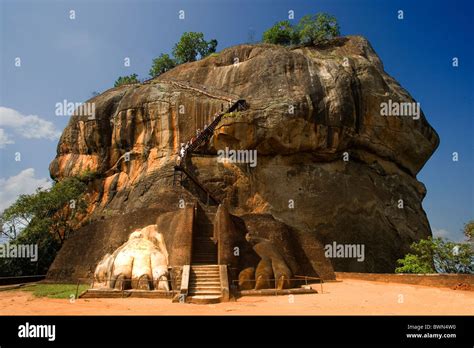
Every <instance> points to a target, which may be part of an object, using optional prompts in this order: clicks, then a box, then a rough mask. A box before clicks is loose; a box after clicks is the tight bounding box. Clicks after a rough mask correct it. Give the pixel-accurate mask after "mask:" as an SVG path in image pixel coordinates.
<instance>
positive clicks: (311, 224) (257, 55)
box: [50, 37, 439, 281]
mask: <svg viewBox="0 0 474 348" xmlns="http://www.w3.org/2000/svg"><path fill="white" fill-rule="evenodd" d="M237 98H242V99H245V100H246V101H247V103H248V105H249V108H248V109H247V110H245V111H241V112H238V113H235V114H233V115H227V116H226V117H224V118H223V120H222V121H221V122H220V123H219V125H218V127H217V129H216V130H215V132H214V135H213V137H212V138H211V140H210V141H209V142H208V144H206V146H204V147H202V148H201V149H200V153H199V154H194V155H193V156H192V158H191V159H190V161H191V162H190V163H191V165H192V168H193V171H194V173H195V175H196V177H197V178H198V179H199V181H200V182H201V183H202V184H203V185H204V186H205V187H206V188H208V189H209V190H210V191H211V192H212V193H213V195H214V196H216V197H218V198H219V199H220V200H223V201H225V202H227V206H228V210H229V212H230V213H231V214H232V216H233V217H232V219H233V220H234V223H235V228H236V231H237V232H236V233H233V234H232V235H233V237H232V238H235V243H236V244H237V245H240V246H241V247H242V250H243V253H241V254H240V255H243V256H240V258H239V260H238V261H235V262H236V263H237V264H238V266H237V267H238V268H239V270H244V269H247V270H248V269H249V268H251V267H253V268H254V269H255V270H256V273H259V272H260V271H262V272H263V273H265V272H267V270H266V268H268V267H266V268H265V267H264V268H263V269H262V267H263V266H265V265H262V267H259V266H258V264H259V260H260V259H261V257H259V256H258V255H257V253H255V251H254V250H253V249H252V248H251V247H249V245H248V243H247V244H246V241H245V235H246V234H247V233H249V232H250V230H252V229H253V230H254V231H253V232H252V233H253V234H254V235H256V236H258V237H260V238H265V239H268V240H270V241H272V243H273V245H274V246H275V247H276V248H277V249H278V250H279V253H281V255H282V257H283V258H284V260H285V265H286V266H287V267H288V269H289V270H290V271H291V273H292V274H302V275H311V274H312V275H322V276H323V277H326V278H331V277H333V276H334V275H333V270H332V267H334V269H335V270H340V271H356V272H392V271H393V270H394V268H395V266H396V264H395V262H396V260H397V259H398V258H400V257H402V256H403V255H404V254H405V253H406V252H407V251H408V247H409V245H410V243H411V242H412V241H414V240H418V239H420V238H424V237H427V236H429V235H430V234H431V230H430V226H429V223H428V220H427V218H426V215H425V213H424V211H423V208H422V205H421V203H422V200H423V198H424V196H425V193H426V190H425V187H424V185H423V184H422V183H420V182H418V181H417V179H416V174H417V173H418V172H419V170H420V169H421V168H422V167H423V165H424V164H425V162H426V161H427V160H428V158H429V157H430V156H431V154H432V153H433V151H434V150H435V149H436V147H437V146H438V143H439V139H438V136H437V134H436V132H435V131H434V130H433V129H432V128H431V126H430V125H429V124H428V122H427V120H426V118H425V116H424V115H423V114H422V115H421V117H420V118H419V119H418V120H414V119H413V118H411V117H383V116H381V115H380V104H381V103H382V102H386V101H388V100H390V99H391V100H392V101H400V102H413V101H414V100H413V98H412V97H411V96H410V95H409V94H408V92H407V91H405V90H404V89H403V88H402V87H401V86H400V85H399V84H398V83H397V82H396V81H395V80H394V79H393V78H392V77H390V76H388V75H387V74H386V73H385V72H384V70H383V65H382V63H381V61H380V59H379V58H378V57H377V55H376V54H375V52H374V50H373V49H372V47H371V46H370V44H369V43H368V42H367V41H366V40H365V39H363V38H361V37H347V38H340V39H336V40H333V41H332V42H331V43H330V44H328V45H326V46H325V47H300V48H294V49H289V48H285V47H280V46H274V45H240V46H235V47H231V48H228V49H225V50H223V51H222V52H220V53H219V54H218V55H217V56H213V57H209V58H206V59H203V60H201V61H197V62H193V63H188V64H184V65H181V66H178V67H177V68H175V69H173V70H170V71H169V72H167V73H165V74H163V75H161V76H160V77H159V78H156V79H154V80H151V81H149V82H147V83H144V84H135V85H128V86H122V87H118V88H113V89H110V90H108V91H106V92H104V93H103V94H101V95H99V96H97V97H95V98H93V99H91V100H90V102H95V103H96V119H95V120H88V119H87V117H72V118H71V121H70V123H69V125H68V126H67V128H66V129H65V130H64V132H63V135H62V137H61V140H60V142H59V145H58V154H57V157H56V158H55V159H54V161H53V162H52V163H51V166H50V171H51V175H52V177H53V178H55V179H61V178H63V177H67V176H71V175H76V174H79V173H81V172H83V171H85V170H86V169H89V170H90V171H92V172H95V173H96V174H97V178H96V179H95V180H94V181H93V182H91V183H90V185H89V191H88V200H89V213H88V216H87V220H88V221H89V220H90V221H91V223H90V224H89V225H87V224H86V225H84V227H82V228H81V229H80V230H78V231H77V233H76V235H75V236H74V237H73V238H72V239H71V240H69V241H67V242H66V245H65V246H64V248H63V250H62V251H61V252H60V254H59V256H58V258H57V260H56V261H55V263H54V264H53V266H52V268H51V271H50V276H51V277H55V278H67V277H72V278H74V277H76V278H77V277H79V276H81V275H82V276H85V274H86V273H87V272H86V271H85V268H86V267H85V266H84V264H90V265H91V266H90V267H93V265H94V264H95V265H97V263H98V261H99V260H100V259H101V258H102V257H103V256H104V255H105V253H106V252H111V251H112V250H114V249H115V248H116V247H118V246H119V245H120V244H122V243H123V242H125V241H126V237H127V236H128V234H130V232H132V231H133V229H135V228H140V227H144V226H146V224H150V223H155V222H153V221H154V220H156V218H157V217H158V216H159V215H161V214H163V213H166V212H172V211H177V210H178V209H179V204H180V203H179V202H180V199H183V200H184V201H185V202H186V203H195V202H196V196H195V195H193V194H192V190H191V193H190V192H189V191H187V190H184V189H182V188H177V187H173V186H172V182H173V165H174V163H175V158H176V155H177V153H178V151H179V147H180V144H181V143H185V142H187V141H188V140H189V139H190V138H191V137H193V136H194V135H195V134H196V130H197V129H203V128H204V127H205V125H208V124H209V123H210V122H211V121H212V116H213V115H214V114H215V113H216V112H219V111H221V110H223V109H225V108H227V106H228V104H229V100H232V99H234V100H235V99H237ZM226 147H228V148H230V149H249V150H257V154H258V158H257V159H258V161H257V166H256V167H250V166H248V165H246V164H238V163H218V161H217V160H216V154H217V151H218V150H223V149H225V148H226ZM345 152H347V154H346V156H347V155H348V158H349V160H348V161H343V156H344V155H345V154H344V153H345ZM400 200H403V208H399V202H400ZM145 210H146V211H148V212H149V213H148V214H144V213H143V211H145ZM151 211H153V213H151V215H152V216H150V212H151ZM124 214H125V215H127V216H129V217H130V219H129V221H130V223H128V222H129V221H127V223H126V224H123V226H122V225H120V226H119V227H118V226H117V224H118V221H123V219H124V217H123V216H124ZM134 215H140V216H143V217H144V218H143V219H141V220H142V221H138V220H137V221H135V219H133V218H132V217H133V216H134ZM270 222H271V223H270ZM140 223H142V224H143V225H141V226H139V225H140ZM226 223H227V222H226ZM98 224H101V226H102V227H104V226H106V227H104V228H99V227H98V226H99V225H98ZM113 226H115V228H118V230H115V229H114V228H113ZM162 228H166V227H162ZM119 231H120V232H119ZM159 232H161V233H163V234H164V236H165V239H166V238H168V237H167V236H170V237H169V238H171V239H172V238H173V236H174V232H167V231H161V230H160V231H159ZM277 236H279V237H277ZM81 238H90V242H89V243H85V242H83V241H81V240H80V239H81ZM99 241H100V242H99ZM334 241H336V242H337V243H338V244H344V243H349V244H364V245H365V253H366V255H365V260H364V262H358V261H357V260H356V259H355V258H336V259H331V260H330V262H331V263H329V262H328V260H327V259H326V258H325V257H324V250H323V249H324V245H326V244H331V243H333V242H334ZM166 242H167V245H168V240H166ZM98 243H99V244H100V245H98ZM101 243H102V244H101ZM230 246H231V245H230V244H229V245H228V247H230ZM77 248H78V249H80V250H76V249H77ZM77 252H80V253H81V254H82V255H88V256H85V257H84V256H83V257H81V258H74V257H72V261H71V257H69V256H70V255H71V254H74V253H77ZM184 253H187V251H185V252H184ZM226 255H227V256H226V257H230V254H229V251H227V254H226ZM66 260H68V262H66ZM81 264H82V265H81ZM331 264H332V267H331ZM267 266H268V265H267ZM88 267H89V266H88ZM270 267H271V266H270ZM259 268H260V270H259ZM247 273H248V274H247ZM250 273H251V272H248V271H246V273H245V274H246V277H248V279H249V280H250V279H252V277H254V275H251V274H250ZM263 273H262V274H263ZM265 274H266V273H265ZM237 278H238V277H237V276H236V277H235V279H237ZM253 279H256V278H253ZM253 279H252V280H253ZM262 279H263V278H262ZM244 280H245V279H242V281H244Z"/></svg>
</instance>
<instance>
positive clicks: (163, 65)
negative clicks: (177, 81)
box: [150, 53, 176, 77]
mask: <svg viewBox="0 0 474 348" xmlns="http://www.w3.org/2000/svg"><path fill="white" fill-rule="evenodd" d="M175 66H176V62H175V61H174V59H172V58H171V57H170V56H169V55H168V54H163V53H162V54H160V56H159V57H158V58H155V59H153V63H152V66H151V69H150V76H151V77H157V76H159V75H161V74H163V73H164V72H167V71H168V70H170V69H173V68H174V67H175Z"/></svg>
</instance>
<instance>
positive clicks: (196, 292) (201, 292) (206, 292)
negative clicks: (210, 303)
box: [188, 289, 222, 296]
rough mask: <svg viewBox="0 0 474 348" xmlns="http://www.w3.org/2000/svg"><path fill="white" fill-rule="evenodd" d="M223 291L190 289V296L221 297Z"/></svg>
mask: <svg viewBox="0 0 474 348" xmlns="http://www.w3.org/2000/svg"><path fill="white" fill-rule="evenodd" d="M221 294H222V293H221V290H220V289H219V290H216V291H213V290H192V289H189V291H188V295H190V296H193V295H221Z"/></svg>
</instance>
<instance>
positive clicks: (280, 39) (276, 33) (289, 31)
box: [263, 20, 299, 46]
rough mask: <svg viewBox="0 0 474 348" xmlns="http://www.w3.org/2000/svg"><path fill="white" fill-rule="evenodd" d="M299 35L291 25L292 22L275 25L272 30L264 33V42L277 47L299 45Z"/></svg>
mask: <svg viewBox="0 0 474 348" xmlns="http://www.w3.org/2000/svg"><path fill="white" fill-rule="evenodd" d="M298 39H299V38H298V33H297V32H295V29H294V28H293V26H292V25H291V24H290V21H288V20H286V21H281V22H277V23H275V25H273V26H272V27H271V28H270V29H268V30H267V31H265V32H264V33H263V42H265V43H271V44H275V45H285V46H286V45H290V44H292V43H295V44H296V43H298Z"/></svg>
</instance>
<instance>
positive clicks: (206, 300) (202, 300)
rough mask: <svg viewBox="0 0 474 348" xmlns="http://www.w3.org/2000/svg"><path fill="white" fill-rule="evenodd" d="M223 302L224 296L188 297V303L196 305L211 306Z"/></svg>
mask: <svg viewBox="0 0 474 348" xmlns="http://www.w3.org/2000/svg"><path fill="white" fill-rule="evenodd" d="M221 300H222V295H196V296H188V297H187V298H186V302H189V303H196V304H211V303H219V302H221Z"/></svg>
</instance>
